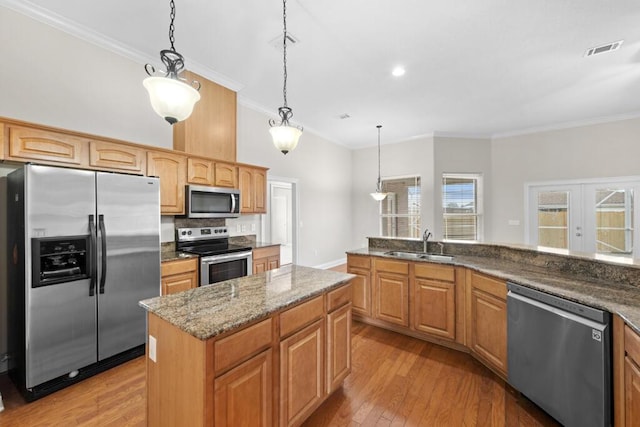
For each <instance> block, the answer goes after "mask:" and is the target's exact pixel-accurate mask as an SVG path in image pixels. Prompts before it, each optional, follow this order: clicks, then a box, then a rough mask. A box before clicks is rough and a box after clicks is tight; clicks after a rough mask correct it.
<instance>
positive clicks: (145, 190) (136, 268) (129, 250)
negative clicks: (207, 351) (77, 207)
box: [96, 172, 160, 360]
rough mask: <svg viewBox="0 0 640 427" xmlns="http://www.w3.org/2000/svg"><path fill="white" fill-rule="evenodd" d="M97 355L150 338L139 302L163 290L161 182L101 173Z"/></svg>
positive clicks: (129, 346)
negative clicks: (147, 336) (161, 284)
mask: <svg viewBox="0 0 640 427" xmlns="http://www.w3.org/2000/svg"><path fill="white" fill-rule="evenodd" d="M96 194H97V199H98V202H97V203H98V205H97V214H98V230H99V232H98V236H99V238H98V288H99V292H98V360H103V359H105V358H107V357H110V356H113V355H115V354H118V353H121V352H123V351H126V350H129V349H131V348H133V347H136V346H138V345H141V344H144V343H145V338H146V316H145V314H146V313H145V311H144V309H143V308H142V307H140V306H139V305H138V301H140V300H143V299H146V298H151V297H154V296H158V295H160V182H159V180H158V179H157V178H148V177H140V176H129V175H116V174H108V173H101V172H99V173H98V174H97V193H96Z"/></svg>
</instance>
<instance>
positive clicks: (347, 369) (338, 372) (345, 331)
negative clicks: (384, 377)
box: [327, 303, 351, 393]
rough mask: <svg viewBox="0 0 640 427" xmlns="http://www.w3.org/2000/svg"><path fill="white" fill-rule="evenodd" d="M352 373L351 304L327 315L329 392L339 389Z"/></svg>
mask: <svg viewBox="0 0 640 427" xmlns="http://www.w3.org/2000/svg"><path fill="white" fill-rule="evenodd" d="M349 373H351V304H349V303H347V304H345V305H343V306H342V307H341V308H338V309H336V310H335V311H333V312H331V313H329V315H328V316H327V393H332V392H334V391H335V390H337V389H338V388H339V387H340V385H341V384H342V382H343V381H344V379H345V378H346V377H347V376H348V375H349Z"/></svg>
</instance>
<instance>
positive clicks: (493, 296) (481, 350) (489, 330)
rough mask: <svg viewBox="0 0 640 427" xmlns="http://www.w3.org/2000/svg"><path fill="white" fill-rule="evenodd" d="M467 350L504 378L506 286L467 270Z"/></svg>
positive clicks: (505, 368)
mask: <svg viewBox="0 0 640 427" xmlns="http://www.w3.org/2000/svg"><path fill="white" fill-rule="evenodd" d="M467 283H468V284H469V285H470V292H469V293H468V310H469V319H468V325H469V333H468V335H469V338H470V347H471V351H473V352H474V353H475V354H476V356H478V357H479V358H481V359H482V360H483V361H484V362H485V363H486V364H487V365H488V366H489V367H491V368H493V369H494V370H496V372H497V373H499V374H501V375H502V376H503V377H505V378H506V376H507V284H506V283H505V282H504V281H501V280H498V279H495V278H493V277H489V276H486V275H484V274H480V273H477V272H475V271H471V270H468V276H467Z"/></svg>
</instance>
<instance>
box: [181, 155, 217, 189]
mask: <svg viewBox="0 0 640 427" xmlns="http://www.w3.org/2000/svg"><path fill="white" fill-rule="evenodd" d="M213 174H214V171H213V161H211V160H204V159H196V158H192V157H189V158H188V159H187V182H188V183H189V184H198V185H213V183H214V179H213Z"/></svg>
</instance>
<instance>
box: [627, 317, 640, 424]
mask: <svg viewBox="0 0 640 427" xmlns="http://www.w3.org/2000/svg"><path fill="white" fill-rule="evenodd" d="M624 350H625V356H624V418H625V424H624V425H625V426H627V427H640V335H638V334H636V333H635V332H634V331H633V330H632V329H631V328H630V327H629V326H627V325H625V326H624Z"/></svg>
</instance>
